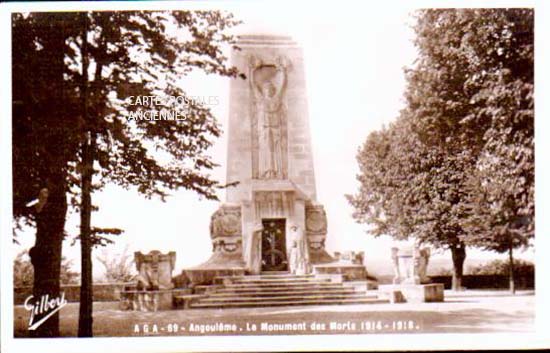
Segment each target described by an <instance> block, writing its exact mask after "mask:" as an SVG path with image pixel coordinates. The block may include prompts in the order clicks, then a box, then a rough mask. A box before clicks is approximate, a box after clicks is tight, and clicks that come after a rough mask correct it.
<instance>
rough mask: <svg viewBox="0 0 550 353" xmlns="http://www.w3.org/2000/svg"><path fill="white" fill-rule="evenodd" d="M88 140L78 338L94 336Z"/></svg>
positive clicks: (87, 145)
mask: <svg viewBox="0 0 550 353" xmlns="http://www.w3.org/2000/svg"><path fill="white" fill-rule="evenodd" d="M90 135H91V136H90V137H89V138H88V139H86V141H85V142H84V144H83V146H82V164H83V168H82V205H81V207H80V247H81V267H82V274H81V285H80V311H79V320H78V337H92V335H93V317H92V312H93V283H92V242H91V236H92V231H91V218H92V196H91V188H92V175H93V162H94V159H93V150H94V149H95V135H94V134H90Z"/></svg>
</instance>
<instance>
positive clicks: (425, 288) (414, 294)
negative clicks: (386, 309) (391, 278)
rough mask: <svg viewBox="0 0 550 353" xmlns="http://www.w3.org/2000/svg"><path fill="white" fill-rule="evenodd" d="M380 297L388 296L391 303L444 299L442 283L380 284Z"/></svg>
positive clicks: (440, 300) (441, 300) (427, 301)
mask: <svg viewBox="0 0 550 353" xmlns="http://www.w3.org/2000/svg"><path fill="white" fill-rule="evenodd" d="M378 291H379V292H380V297H382V298H385V297H387V298H389V299H390V301H391V302H392V303H401V302H407V303H430V302H443V301H444V300H445V294H444V286H443V284H442V283H430V284H399V285H394V284H390V285H380V286H379V287H378Z"/></svg>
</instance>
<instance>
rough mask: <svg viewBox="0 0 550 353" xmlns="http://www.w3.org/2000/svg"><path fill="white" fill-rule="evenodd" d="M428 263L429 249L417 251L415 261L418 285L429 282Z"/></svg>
mask: <svg viewBox="0 0 550 353" xmlns="http://www.w3.org/2000/svg"><path fill="white" fill-rule="evenodd" d="M429 261H430V249H429V248H423V249H419V251H418V260H417V263H418V265H417V269H418V270H417V273H418V277H419V278H420V283H428V282H430V278H429V277H428V262H429Z"/></svg>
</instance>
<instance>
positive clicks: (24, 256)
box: [13, 250, 79, 288]
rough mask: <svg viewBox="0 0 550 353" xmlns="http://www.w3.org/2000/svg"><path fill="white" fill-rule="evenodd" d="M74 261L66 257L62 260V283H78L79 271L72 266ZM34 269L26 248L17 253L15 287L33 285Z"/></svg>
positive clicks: (14, 266) (14, 275) (14, 261)
mask: <svg viewBox="0 0 550 353" xmlns="http://www.w3.org/2000/svg"><path fill="white" fill-rule="evenodd" d="M72 267H73V262H72V261H71V260H69V259H67V258H65V257H62V260H61V272H60V273H61V276H60V281H61V284H77V283H78V277H79V273H78V272H74V271H73V270H72V269H71V268H72ZM33 280H34V270H33V267H32V264H31V261H30V259H29V257H28V252H27V251H26V250H23V251H21V252H20V253H19V254H17V256H16V258H15V259H14V260H13V287H14V288H19V287H30V286H32V285H33Z"/></svg>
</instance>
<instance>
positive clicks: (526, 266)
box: [469, 259, 535, 276]
mask: <svg viewBox="0 0 550 353" xmlns="http://www.w3.org/2000/svg"><path fill="white" fill-rule="evenodd" d="M509 272H510V263H509V262H508V260H493V261H491V262H488V263H485V264H481V265H477V266H474V267H471V268H470V269H469V273H470V274H472V275H508V274H509ZM514 273H515V274H516V275H517V276H532V275H534V273H535V265H534V264H533V263H532V262H530V261H525V260H520V259H515V260H514Z"/></svg>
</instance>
